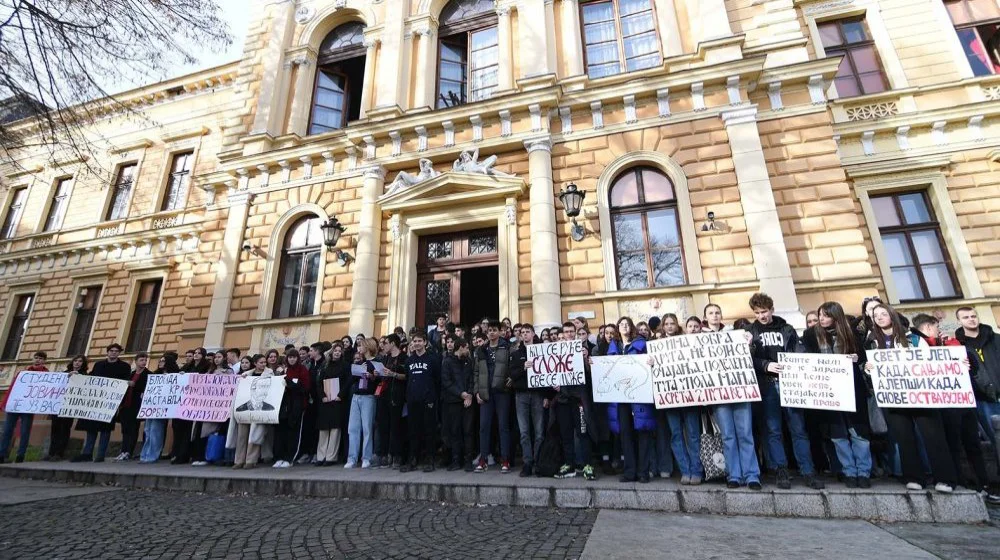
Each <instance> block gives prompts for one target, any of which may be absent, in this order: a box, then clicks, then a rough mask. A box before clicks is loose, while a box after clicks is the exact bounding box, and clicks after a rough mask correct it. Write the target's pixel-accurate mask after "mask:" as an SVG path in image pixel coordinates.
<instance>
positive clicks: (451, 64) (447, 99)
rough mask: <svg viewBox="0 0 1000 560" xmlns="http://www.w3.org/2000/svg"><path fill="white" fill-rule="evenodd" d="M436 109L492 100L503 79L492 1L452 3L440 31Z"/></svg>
mask: <svg viewBox="0 0 1000 560" xmlns="http://www.w3.org/2000/svg"><path fill="white" fill-rule="evenodd" d="M438 34H439V35H440V37H441V40H440V41H439V42H438V84H437V102H436V107H437V108H438V109H443V108H445V107H455V106H457V105H463V104H465V103H474V102H476V101H482V100H484V99H489V98H491V97H493V94H494V93H495V92H496V90H497V87H498V85H499V83H500V82H499V79H500V77H499V76H500V75H499V72H500V35H499V32H498V29H497V15H496V11H495V9H494V5H493V2H492V0H451V2H449V3H448V4H447V5H445V7H444V9H443V10H442V11H441V24H440V27H439V28H438Z"/></svg>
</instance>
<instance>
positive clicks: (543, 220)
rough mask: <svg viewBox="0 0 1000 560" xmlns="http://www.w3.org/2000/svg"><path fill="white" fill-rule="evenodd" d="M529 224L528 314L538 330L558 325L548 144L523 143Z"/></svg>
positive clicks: (541, 141)
mask: <svg viewBox="0 0 1000 560" xmlns="http://www.w3.org/2000/svg"><path fill="white" fill-rule="evenodd" d="M524 147H525V148H526V149H527V150H528V175H529V181H530V182H531V188H530V190H529V196H530V211H529V214H528V217H529V220H530V222H531V291H532V296H531V310H532V315H533V317H532V322H533V323H534V325H535V327H537V328H539V329H543V328H548V327H554V326H558V325H560V324H562V303H561V302H560V301H559V293H560V287H559V246H558V244H557V243H556V206H555V194H554V189H553V185H552V142H551V141H550V140H549V139H548V138H543V139H538V140H528V141H525V143H524Z"/></svg>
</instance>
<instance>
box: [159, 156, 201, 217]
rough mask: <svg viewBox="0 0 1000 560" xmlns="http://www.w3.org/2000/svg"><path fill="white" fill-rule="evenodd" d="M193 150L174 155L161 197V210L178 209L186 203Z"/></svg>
mask: <svg viewBox="0 0 1000 560" xmlns="http://www.w3.org/2000/svg"><path fill="white" fill-rule="evenodd" d="M193 159H194V152H184V153H180V154H176V155H174V159H173V162H172V163H171V165H170V178H169V179H168V180H167V193H166V195H165V196H164V197H163V206H162V207H161V208H160V210H161V211H167V210H178V209H180V208H184V205H185V204H186V203H187V193H188V185H189V184H190V183H191V165H192V163H193V162H192V160H193Z"/></svg>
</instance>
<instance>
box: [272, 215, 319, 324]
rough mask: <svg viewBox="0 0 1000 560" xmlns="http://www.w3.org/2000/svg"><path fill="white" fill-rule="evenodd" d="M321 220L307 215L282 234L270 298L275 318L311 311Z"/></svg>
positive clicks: (317, 270)
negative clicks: (274, 287)
mask: <svg viewBox="0 0 1000 560" xmlns="http://www.w3.org/2000/svg"><path fill="white" fill-rule="evenodd" d="M321 223H322V221H321V220H320V219H319V218H318V217H316V216H307V217H305V218H301V219H300V220H298V221H297V222H295V223H294V224H292V227H291V228H289V229H288V233H286V234H285V243H284V246H283V247H282V249H281V268H280V269H279V272H278V297H277V298H275V301H274V318H275V319H284V318H287V317H304V316H306V315H312V314H313V313H315V307H316V289H317V285H318V283H319V264H320V251H322V249H323V231H322V230H321V229H320V227H319V226H320V224H321Z"/></svg>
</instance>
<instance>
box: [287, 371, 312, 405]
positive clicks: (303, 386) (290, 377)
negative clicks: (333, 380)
mask: <svg viewBox="0 0 1000 560" xmlns="http://www.w3.org/2000/svg"><path fill="white" fill-rule="evenodd" d="M295 379H298V381H299V382H298V383H295V381H294V380H295ZM285 386H286V387H289V388H293V390H294V392H295V393H296V394H298V395H302V402H303V404H305V405H308V404H309V393H310V392H311V391H312V376H311V375H309V369H308V368H307V367H306V366H304V365H302V363H301V362H299V363H297V364H295V365H294V366H291V367H289V368H288V369H286V370H285Z"/></svg>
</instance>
